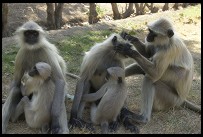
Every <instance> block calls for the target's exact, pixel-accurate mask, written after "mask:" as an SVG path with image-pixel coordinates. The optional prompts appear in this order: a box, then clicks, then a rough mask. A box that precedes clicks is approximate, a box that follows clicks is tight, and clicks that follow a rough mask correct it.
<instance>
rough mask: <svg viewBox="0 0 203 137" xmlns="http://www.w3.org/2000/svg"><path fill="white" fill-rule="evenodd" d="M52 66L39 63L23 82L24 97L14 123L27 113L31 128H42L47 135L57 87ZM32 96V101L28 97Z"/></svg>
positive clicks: (13, 118) (24, 77)
mask: <svg viewBox="0 0 203 137" xmlns="http://www.w3.org/2000/svg"><path fill="white" fill-rule="evenodd" d="M50 76H51V66H50V65H49V64H47V63H44V62H38V63H36V65H35V66H34V67H33V68H32V69H31V70H30V71H29V72H28V73H25V74H24V76H23V77H22V80H21V92H22V95H23V96H24V97H23V98H22V99H21V101H20V102H19V103H18V105H17V108H16V111H15V113H14V117H12V121H16V120H17V118H18V117H19V116H20V115H21V114H22V113H23V112H25V119H26V123H27V124H28V125H29V126H30V127H31V128H41V129H42V132H43V133H47V132H48V130H49V125H50V122H51V105H52V101H53V95H54V90H55V85H54V83H53V81H52V80H51V78H50ZM32 93H33V95H32V98H31V100H29V98H28V96H29V95H31V94H32Z"/></svg>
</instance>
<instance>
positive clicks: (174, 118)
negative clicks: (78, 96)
mask: <svg viewBox="0 0 203 137" xmlns="http://www.w3.org/2000/svg"><path fill="white" fill-rule="evenodd" d="M28 5H29V6H28V7H25V5H24V6H23V5H19V6H15V5H10V6H11V8H10V9H11V11H10V14H12V13H13V14H14V13H15V11H17V10H20V11H21V12H22V15H23V17H21V18H20V17H19V16H17V15H16V16H15V15H13V14H12V15H11V16H10V17H9V19H10V20H12V21H13V22H12V21H11V23H12V24H11V25H10V26H13V28H12V27H11V29H10V30H11V31H12V29H13V30H14V29H16V27H17V26H20V25H21V24H22V23H23V21H26V19H30V18H31V19H32V18H33V19H34V20H35V21H37V20H38V21H40V20H41V19H45V16H46V13H45V5H43V4H36V5H35V4H28ZM71 5H72V6H71ZM66 6H70V8H71V10H69V11H65V12H66V15H69V17H70V19H74V15H73V13H75V11H77V12H78V13H77V15H85V14H86V12H87V9H88V5H87V4H82V5H80V6H81V7H78V6H77V4H70V5H66ZM74 6H75V7H74ZM103 6H104V7H105V6H106V5H103ZM108 6H109V5H108ZM108 6H106V7H108ZM29 7H32V8H29ZM32 9H33V10H32ZM75 9H77V10H75ZM107 9H108V8H107ZM35 11H37V12H35ZM180 11H181V10H180ZM180 11H166V12H161V13H156V14H153V15H143V16H137V17H132V18H127V19H123V20H116V21H112V20H110V21H104V22H101V23H97V24H95V25H92V26H90V25H84V26H78V27H71V28H68V29H62V30H52V31H49V32H48V34H49V35H50V37H49V38H50V39H51V40H53V39H54V40H60V39H63V38H65V37H67V36H71V35H74V34H76V33H83V32H84V31H86V30H92V31H94V30H104V29H112V28H118V27H120V28H122V24H123V23H129V22H132V23H136V24H143V22H146V23H147V22H150V21H152V20H155V19H158V18H159V17H168V18H170V19H171V21H172V22H173V23H174V26H175V29H176V31H177V32H178V34H179V36H180V37H181V38H182V39H183V40H184V42H185V43H186V45H187V47H188V49H189V50H190V52H191V53H192V56H193V59H194V64H195V72H194V77H193V83H192V88H191V91H190V94H189V96H188V100H190V101H191V102H193V103H195V104H197V105H201V17H200V18H199V19H197V20H195V21H194V22H192V23H187V21H188V20H187V19H185V20H181V21H180V20H179V19H178V18H177V15H178V14H179V12H180ZM31 13H35V14H37V16H31V15H32V14H31ZM28 15H29V16H28ZM75 15H76V14H75ZM71 17H72V18H71ZM15 18H19V19H16V22H15V21H14V20H15ZM78 18H79V17H78ZM83 19H84V20H85V17H83ZM67 20H69V19H68V18H67ZM42 25H43V23H42ZM141 28H142V29H143V30H144V29H145V27H144V26H143V25H141ZM125 29H127V28H125ZM145 32H146V31H145V30H144V32H143V31H142V32H140V34H138V35H137V37H139V38H141V39H142V40H143V39H144V35H145ZM13 44H15V41H14V38H13V37H8V38H3V39H2V47H3V50H4V49H6V48H7V46H9V45H13ZM2 52H3V51H2ZM11 77H12V76H9V75H7V74H3V73H2V91H3V95H2V98H6V96H7V92H8V88H9V83H10V82H11V80H12V78H11ZM142 79H143V76H131V77H128V78H126V80H127V84H128V94H129V95H128V101H127V102H128V103H127V105H128V108H129V109H130V110H132V111H134V112H135V111H138V110H139V108H140V105H141V104H140V103H139V102H140V101H141V96H140V92H141V80H142ZM67 82H68V84H69V92H70V94H74V91H75V85H76V82H77V80H76V79H73V78H69V77H67ZM71 105H72V102H71V101H69V102H68V106H67V114H68V118H69V115H70V109H71ZM88 109H89V108H88V107H87V109H86V110H87V111H86V112H85V114H87V113H88ZM86 116H87V115H86ZM85 118H86V117H85ZM86 119H88V118H86ZM138 127H139V129H140V133H141V134H168V133H169V134H200V133H201V115H200V114H197V113H194V112H192V111H190V110H187V109H184V108H174V109H170V110H166V111H162V112H154V113H153V114H152V118H151V120H150V122H148V123H147V124H146V125H138ZM96 129H97V131H96V133H99V132H100V128H99V127H98V126H97V127H96ZM7 133H8V134H36V133H39V131H38V130H35V129H31V128H29V127H28V126H27V125H26V123H25V121H21V120H19V121H18V122H17V123H11V122H9V125H8V128H7ZM70 133H71V134H88V133H90V132H89V131H88V130H86V129H79V128H74V129H73V130H70ZM113 134H131V132H130V131H128V130H125V128H124V127H123V125H121V126H120V127H119V130H118V131H116V132H113Z"/></svg>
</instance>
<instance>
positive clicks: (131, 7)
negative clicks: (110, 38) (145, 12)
mask: <svg viewBox="0 0 203 137" xmlns="http://www.w3.org/2000/svg"><path fill="white" fill-rule="evenodd" d="M132 13H134V10H133V3H129V6H128V9H127V10H126V11H125V13H123V15H122V18H123V19H125V18H127V17H130V15H131V14H132Z"/></svg>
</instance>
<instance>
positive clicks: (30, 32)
mask: <svg viewBox="0 0 203 137" xmlns="http://www.w3.org/2000/svg"><path fill="white" fill-rule="evenodd" d="M24 35H25V36H31V35H33V36H38V35H39V32H37V31H35V30H28V31H25V32H24Z"/></svg>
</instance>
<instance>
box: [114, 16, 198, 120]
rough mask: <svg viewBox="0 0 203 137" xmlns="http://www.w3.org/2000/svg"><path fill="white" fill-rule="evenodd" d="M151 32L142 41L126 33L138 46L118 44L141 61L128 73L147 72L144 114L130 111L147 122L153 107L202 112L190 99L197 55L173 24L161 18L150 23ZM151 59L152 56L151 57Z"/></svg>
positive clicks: (127, 70) (121, 49) (136, 118)
mask: <svg viewBox="0 0 203 137" xmlns="http://www.w3.org/2000/svg"><path fill="white" fill-rule="evenodd" d="M148 28H149V34H148V35H147V37H146V39H145V43H142V42H140V41H139V40H138V38H136V37H133V36H131V35H128V34H127V33H122V34H121V35H122V37H123V38H124V39H126V40H129V41H130V42H131V43H133V45H134V46H135V47H136V49H137V51H136V50H132V49H130V48H129V47H126V46H123V45H118V46H115V50H116V51H117V52H119V53H121V54H124V55H127V56H129V57H131V58H133V59H135V60H136V61H137V64H133V65H130V66H129V67H127V68H126V70H125V72H126V76H130V75H133V74H139V73H137V71H136V69H137V68H139V67H140V68H141V69H143V70H144V72H145V76H144V79H143V83H142V92H141V94H142V107H141V115H138V114H135V113H129V115H131V116H132V118H133V120H135V121H136V122H141V123H146V122H148V121H149V120H150V118H151V112H152V109H153V110H163V109H167V108H169V107H175V106H180V105H185V106H187V107H188V108H190V109H192V110H195V111H199V112H200V113H201V109H200V107H199V106H196V105H195V104H192V103H191V102H189V101H187V100H186V97H187V95H188V93H189V91H190V89H191V84H192V77H193V71H194V64H193V58H192V55H191V53H190V52H189V50H188V49H187V47H186V45H185V44H184V42H183V41H182V40H181V39H180V38H179V37H178V36H177V35H176V34H175V32H174V29H173V26H172V24H171V23H170V22H169V21H168V20H167V19H165V18H160V19H158V20H156V21H154V22H152V23H150V24H149V25H148ZM148 58H151V59H148Z"/></svg>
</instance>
